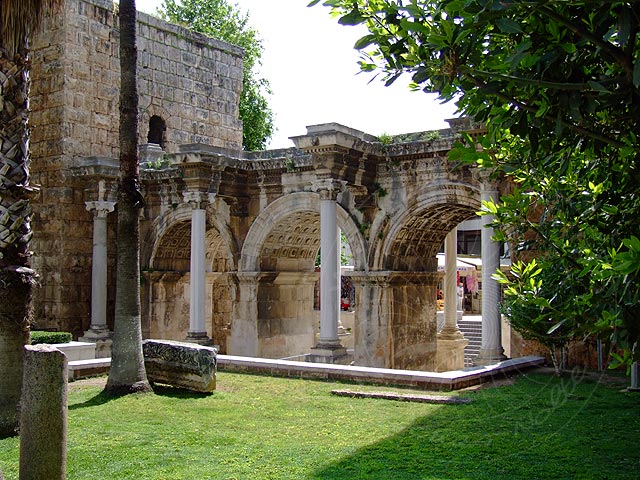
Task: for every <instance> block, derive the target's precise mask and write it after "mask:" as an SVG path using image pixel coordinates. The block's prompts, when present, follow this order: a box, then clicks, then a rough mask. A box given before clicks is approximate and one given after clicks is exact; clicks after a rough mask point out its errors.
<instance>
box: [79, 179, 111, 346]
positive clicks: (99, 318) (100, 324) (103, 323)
mask: <svg viewBox="0 0 640 480" xmlns="http://www.w3.org/2000/svg"><path fill="white" fill-rule="evenodd" d="M104 194H105V191H104V182H103V181H100V184H99V187H98V200H97V201H94V202H85V206H86V208H87V210H88V211H90V212H93V252H92V258H91V324H90V325H89V330H87V331H86V332H84V335H83V336H82V337H80V338H79V339H78V340H80V341H81V342H92V343H95V344H96V357H109V356H111V332H110V331H109V327H108V325H107V216H108V215H109V213H110V212H113V210H114V209H115V205H116V202H110V201H107V200H103V198H104Z"/></svg>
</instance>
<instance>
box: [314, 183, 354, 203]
mask: <svg viewBox="0 0 640 480" xmlns="http://www.w3.org/2000/svg"><path fill="white" fill-rule="evenodd" d="M346 184H347V182H345V181H343V180H336V179H334V178H322V179H319V180H316V181H315V182H313V186H312V189H313V191H314V192H317V193H319V194H320V199H321V200H336V199H337V198H338V195H339V194H340V193H342V191H343V190H344V188H345V186H346Z"/></svg>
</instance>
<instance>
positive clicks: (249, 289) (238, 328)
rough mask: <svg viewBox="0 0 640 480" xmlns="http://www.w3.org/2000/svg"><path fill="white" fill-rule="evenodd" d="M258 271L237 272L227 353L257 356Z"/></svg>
mask: <svg viewBox="0 0 640 480" xmlns="http://www.w3.org/2000/svg"><path fill="white" fill-rule="evenodd" d="M260 276H261V274H260V272H238V273H237V278H238V291H237V295H236V301H235V302H234V304H233V327H232V328H231V335H230V336H229V343H228V351H227V354H228V355H239V356H244V357H257V356H258V355H259V353H258V352H259V348H258V294H259V285H260Z"/></svg>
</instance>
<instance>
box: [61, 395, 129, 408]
mask: <svg viewBox="0 0 640 480" xmlns="http://www.w3.org/2000/svg"><path fill="white" fill-rule="evenodd" d="M122 396H124V395H114V394H113V393H107V392H106V391H104V390H102V391H101V392H100V393H98V394H97V395H96V396H94V397H91V398H90V399H89V400H86V401H84V402H82V403H75V404H73V405H69V410H77V409H79V408H87V407H98V406H100V405H104V404H105V403H109V402H110V401H112V400H116V399H118V398H120V397H122Z"/></svg>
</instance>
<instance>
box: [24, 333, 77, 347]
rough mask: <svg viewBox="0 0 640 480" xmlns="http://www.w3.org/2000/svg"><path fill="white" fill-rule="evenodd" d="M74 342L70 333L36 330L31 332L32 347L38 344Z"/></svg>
mask: <svg viewBox="0 0 640 480" xmlns="http://www.w3.org/2000/svg"><path fill="white" fill-rule="evenodd" d="M71 340H73V336H72V335H71V334H70V333H69V332H44V331H39V330H34V331H32V332H31V345H36V344H37V343H53V344H55V343H68V342H70V341H71Z"/></svg>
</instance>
